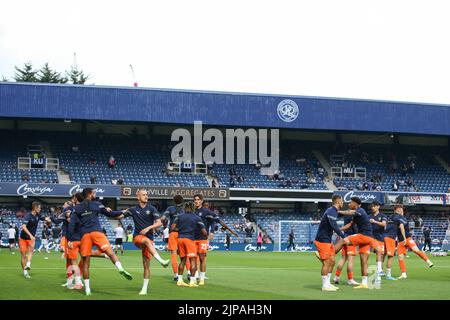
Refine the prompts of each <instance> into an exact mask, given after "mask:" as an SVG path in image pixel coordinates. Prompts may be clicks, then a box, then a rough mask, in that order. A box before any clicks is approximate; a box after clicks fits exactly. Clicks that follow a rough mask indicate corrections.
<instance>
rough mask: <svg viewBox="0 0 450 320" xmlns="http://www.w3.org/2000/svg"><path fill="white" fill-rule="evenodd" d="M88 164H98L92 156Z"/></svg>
mask: <svg viewBox="0 0 450 320" xmlns="http://www.w3.org/2000/svg"><path fill="white" fill-rule="evenodd" d="M88 163H89V164H96V163H97V160H96V159H95V157H94V156H92V155H91V156H90V157H89V161H88Z"/></svg>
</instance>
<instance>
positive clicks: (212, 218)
mask: <svg viewBox="0 0 450 320" xmlns="http://www.w3.org/2000/svg"><path fill="white" fill-rule="evenodd" d="M194 206H195V213H196V214H197V215H198V216H199V217H200V218H201V219H202V221H203V224H204V225H205V229H206V233H207V234H208V235H207V236H205V235H203V234H201V233H200V231H199V230H197V234H196V236H195V243H196V245H197V253H198V256H199V258H200V272H199V285H201V286H202V285H204V284H205V277H206V253H207V252H208V248H209V240H213V239H214V229H215V225H216V223H219V224H220V225H222V227H223V229H225V230H228V231H230V232H231V234H233V235H234V236H236V237H237V238H238V239H239V235H238V234H237V233H236V232H234V231H233V230H231V229H230V227H228V226H227V225H226V223H225V222H223V221H222V220H220V219H219V216H218V215H217V214H216V213H215V212H214V211H211V210H209V209H208V208H205V207H203V196H202V195H201V194H196V195H194ZM191 275H192V274H191Z"/></svg>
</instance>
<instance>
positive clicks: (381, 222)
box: [369, 201, 387, 276]
mask: <svg viewBox="0 0 450 320" xmlns="http://www.w3.org/2000/svg"><path fill="white" fill-rule="evenodd" d="M380 207H381V204H380V203H379V202H378V201H373V202H372V204H371V206H370V209H371V210H372V215H370V216H369V218H370V220H369V221H370V223H371V224H372V232H373V237H374V238H375V240H376V241H377V242H378V247H379V248H380V250H381V255H379V254H377V272H378V275H380V276H385V274H384V272H383V260H384V254H385V252H384V234H385V228H386V224H387V217H386V216H385V215H384V214H382V213H381V212H380Z"/></svg>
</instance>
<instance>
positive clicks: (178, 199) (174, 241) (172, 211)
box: [161, 195, 184, 281]
mask: <svg viewBox="0 0 450 320" xmlns="http://www.w3.org/2000/svg"><path fill="white" fill-rule="evenodd" d="M183 201H184V200H183V197H182V196H180V195H176V196H174V197H173V202H174V203H175V205H174V206H170V207H168V208H167V209H166V211H165V212H164V214H163V216H162V217H161V221H167V225H168V228H169V241H168V244H167V249H168V250H169V251H170V259H171V261H172V271H173V276H174V280H175V281H177V280H178V277H177V275H178V232H176V231H172V230H171V226H172V224H173V222H174V221H175V219H176V217H177V216H178V215H179V214H180V213H183Z"/></svg>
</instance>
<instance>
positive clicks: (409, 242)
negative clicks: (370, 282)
mask: <svg viewBox="0 0 450 320" xmlns="http://www.w3.org/2000/svg"><path fill="white" fill-rule="evenodd" d="M394 212H395V213H396V214H398V215H399V224H398V232H397V238H398V247H397V253H398V263H399V265H400V270H401V271H402V274H401V275H400V277H398V279H406V278H408V276H407V275H406V265H405V255H406V252H407V251H408V249H410V250H411V251H412V252H414V253H415V254H417V255H418V256H419V257H420V258H421V259H422V260H423V261H425V262H426V263H427V264H428V266H429V267H430V268H431V267H433V262H431V260H430V259H429V258H428V256H427V255H426V254H425V253H424V252H423V251H420V250H419V247H417V244H416V242H415V241H414V240H413V238H412V236H411V233H410V231H409V223H408V219H407V218H406V217H405V215H404V211H403V204H396V205H395V206H394Z"/></svg>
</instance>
